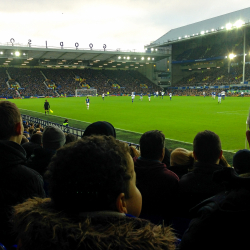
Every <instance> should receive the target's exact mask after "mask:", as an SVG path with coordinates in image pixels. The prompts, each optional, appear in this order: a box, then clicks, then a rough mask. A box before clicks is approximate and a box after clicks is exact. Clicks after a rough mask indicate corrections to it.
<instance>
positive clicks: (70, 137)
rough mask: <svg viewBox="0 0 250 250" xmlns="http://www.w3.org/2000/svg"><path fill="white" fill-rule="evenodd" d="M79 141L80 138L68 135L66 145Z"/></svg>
mask: <svg viewBox="0 0 250 250" xmlns="http://www.w3.org/2000/svg"><path fill="white" fill-rule="evenodd" d="M77 140H78V137H77V136H76V135H74V134H66V142H65V144H68V143H70V142H73V141H77Z"/></svg>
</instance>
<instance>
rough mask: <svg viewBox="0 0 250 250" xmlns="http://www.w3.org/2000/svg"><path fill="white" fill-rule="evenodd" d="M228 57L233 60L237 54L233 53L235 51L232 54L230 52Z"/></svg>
mask: <svg viewBox="0 0 250 250" xmlns="http://www.w3.org/2000/svg"><path fill="white" fill-rule="evenodd" d="M228 57H229V59H231V60H232V59H233V58H235V57H236V55H235V54H233V53H231V54H229V56H228Z"/></svg>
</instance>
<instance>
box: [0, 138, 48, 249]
mask: <svg viewBox="0 0 250 250" xmlns="http://www.w3.org/2000/svg"><path fill="white" fill-rule="evenodd" d="M24 164H26V153H25V150H24V149H23V148H22V146H20V145H19V144H17V143H15V142H12V141H2V140H0V204H1V206H0V221H1V223H0V242H2V243H3V244H5V245H8V243H12V244H14V242H13V241H14V237H12V236H11V235H10V231H11V229H10V225H9V222H8V221H9V216H10V212H11V206H13V205H16V204H18V203H21V202H24V201H25V200H26V199H28V198H32V197H45V193H44V189H43V180H42V177H41V176H40V175H39V174H38V173H37V172H36V171H34V170H32V169H29V168H28V167H26V166H25V165H24ZM11 241H12V242H11Z"/></svg>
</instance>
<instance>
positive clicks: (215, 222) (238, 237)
mask: <svg viewBox="0 0 250 250" xmlns="http://www.w3.org/2000/svg"><path fill="white" fill-rule="evenodd" d="M230 172H231V176H230ZM218 173H219V178H217V181H218V180H219V179H221V182H223V183H224V184H225V185H226V186H227V191H225V192H221V193H220V194H217V195H216V196H214V197H212V198H210V199H207V200H205V201H203V202H202V203H200V204H199V205H197V206H196V207H195V208H193V209H192V210H191V215H192V217H193V220H192V221H191V223H190V225H189V228H188V230H187V231H186V232H185V234H184V236H183V238H182V241H181V245H180V249H181V250H184V249H192V250H196V249H197V250H198V249H204V250H206V249H209V250H210V249H215V250H216V249H218V250H219V249H220V250H221V249H249V247H250V242H249V228H248V227H249V224H250V178H240V177H237V176H236V175H237V174H236V173H234V170H233V169H225V170H222V171H218V172H215V173H214V177H216V175H217V174H218ZM221 177H223V178H221ZM214 179H215V178H214Z"/></svg>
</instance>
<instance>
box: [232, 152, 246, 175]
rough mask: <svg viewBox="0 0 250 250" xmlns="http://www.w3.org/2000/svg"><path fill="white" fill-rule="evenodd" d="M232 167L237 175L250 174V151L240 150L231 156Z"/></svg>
mask: <svg viewBox="0 0 250 250" xmlns="http://www.w3.org/2000/svg"><path fill="white" fill-rule="evenodd" d="M233 167H234V169H235V171H236V172H237V173H238V174H245V173H248V172H250V151H249V150H248V149H242V150H239V151H237V152H236V153H235V155H234V156H233Z"/></svg>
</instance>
